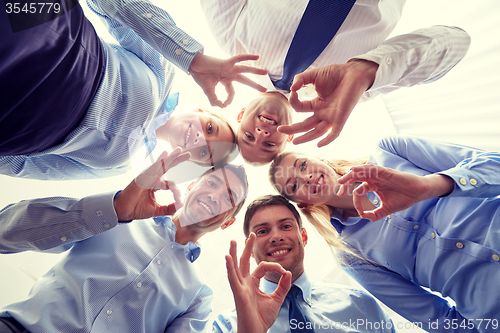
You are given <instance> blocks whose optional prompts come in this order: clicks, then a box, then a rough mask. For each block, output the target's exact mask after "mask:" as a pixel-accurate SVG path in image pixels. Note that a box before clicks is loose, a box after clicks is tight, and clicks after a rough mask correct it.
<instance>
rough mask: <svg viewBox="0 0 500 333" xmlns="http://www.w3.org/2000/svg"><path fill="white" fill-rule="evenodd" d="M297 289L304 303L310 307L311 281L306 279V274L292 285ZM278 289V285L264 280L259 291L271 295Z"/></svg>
mask: <svg viewBox="0 0 500 333" xmlns="http://www.w3.org/2000/svg"><path fill="white" fill-rule="evenodd" d="M293 284H294V285H296V286H297V287H299V289H300V290H302V297H303V299H304V302H306V303H307V304H309V305H311V281H310V280H309V278H308V277H307V274H306V272H304V273H302V275H301V276H299V278H298V279H297V280H295V282H294V283H293ZM276 288H278V284H277V283H274V282H271V281H268V280H266V279H263V281H262V285H261V289H262V291H264V292H265V293H268V294H270V293H272V292H273V291H275V290H276Z"/></svg>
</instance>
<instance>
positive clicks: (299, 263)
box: [249, 205, 307, 281]
mask: <svg viewBox="0 0 500 333" xmlns="http://www.w3.org/2000/svg"><path fill="white" fill-rule="evenodd" d="M249 230H250V231H251V232H254V233H255V234H256V236H257V238H256V241H255V244H254V247H253V252H252V256H253V257H254V258H255V261H256V262H257V264H258V263H260V262H261V261H268V262H277V263H279V264H281V266H283V268H285V269H286V270H289V271H290V272H291V273H292V281H293V280H295V279H296V278H298V277H299V276H300V275H301V274H302V273H303V272H304V245H305V242H307V234H306V233H305V229H301V230H300V229H299V226H298V223H297V220H296V219H295V216H294V215H293V213H292V212H291V211H290V210H289V209H288V208H287V207H285V206H283V205H271V206H264V207H262V208H260V209H258V210H257V211H256V212H255V214H254V215H253V216H252V219H251V220H250V223H249ZM266 278H267V276H266ZM268 280H271V281H273V279H272V278H268Z"/></svg>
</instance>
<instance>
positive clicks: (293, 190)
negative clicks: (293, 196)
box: [292, 180, 297, 193]
mask: <svg viewBox="0 0 500 333" xmlns="http://www.w3.org/2000/svg"><path fill="white" fill-rule="evenodd" d="M296 190H297V180H295V182H294V183H293V185H292V193H295V191H296Z"/></svg>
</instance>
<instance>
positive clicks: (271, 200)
mask: <svg viewBox="0 0 500 333" xmlns="http://www.w3.org/2000/svg"><path fill="white" fill-rule="evenodd" d="M268 206H285V207H286V208H288V209H289V210H290V211H291V212H292V214H293V216H294V217H295V220H296V221H297V224H298V226H299V230H300V229H302V219H301V218H300V214H299V212H298V211H297V208H295V206H294V205H293V204H292V203H291V202H290V201H288V199H287V198H285V197H284V196H282V195H263V196H261V197H258V198H257V199H255V200H254V201H252V202H251V203H250V204H249V205H248V207H247V211H246V213H245V220H244V222H243V232H244V233H245V237H246V238H248V236H250V220H251V219H252V217H253V216H254V215H255V213H256V212H257V211H258V210H259V209H261V208H264V207H268Z"/></svg>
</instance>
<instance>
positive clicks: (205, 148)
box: [200, 146, 208, 157]
mask: <svg viewBox="0 0 500 333" xmlns="http://www.w3.org/2000/svg"><path fill="white" fill-rule="evenodd" d="M207 152H208V149H207V146H204V147H203V149H202V150H201V151H200V157H205V155H206V154H207Z"/></svg>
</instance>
